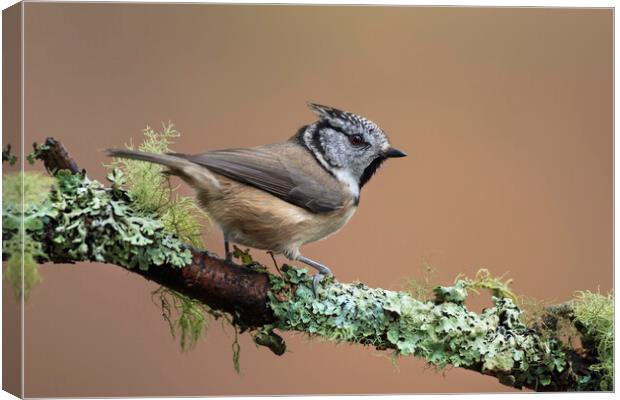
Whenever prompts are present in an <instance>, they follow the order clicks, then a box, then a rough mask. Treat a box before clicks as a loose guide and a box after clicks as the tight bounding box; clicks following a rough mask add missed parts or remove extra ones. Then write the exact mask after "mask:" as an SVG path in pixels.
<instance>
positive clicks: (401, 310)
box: [3, 138, 600, 391]
mask: <svg viewBox="0 0 620 400" xmlns="http://www.w3.org/2000/svg"><path fill="white" fill-rule="evenodd" d="M34 154H35V156H36V158H38V159H40V160H42V161H43V162H44V164H45V167H46V169H47V170H48V171H50V172H51V173H53V174H55V173H58V172H59V171H62V170H69V171H70V172H71V173H73V174H77V173H79V174H82V175H85V171H80V170H79V168H78V166H77V163H76V162H75V161H74V160H73V159H72V158H71V157H70V155H69V153H68V151H67V150H66V149H65V148H64V146H63V145H62V143H60V142H58V141H56V140H55V139H53V138H48V139H47V140H46V142H45V143H44V145H43V146H39V147H36V148H35V153H34ZM111 190H112V191H114V190H116V189H111ZM118 196H121V197H118ZM119 198H120V199H121V200H122V194H120V195H119V194H118V193H117V197H116V198H115V200H114V201H116V202H117V203H121V202H122V201H121V200H119ZM125 203H126V204H124V206H126V207H129V208H130V207H131V203H130V200H126V201H125ZM80 218H83V219H85V221H82V222H84V223H85V226H87V228H88V225H89V224H92V218H91V217H90V216H89V215H88V213H86V212H85V213H84V216H83V217H80ZM89 218H90V219H89ZM84 229H86V228H84ZM57 231H58V226H56V225H54V226H51V225H50V226H48V227H47V229H44V231H43V232H44V234H43V236H42V237H40V238H39V240H40V241H41V242H42V243H43V248H44V250H45V253H46V254H47V260H46V261H49V262H53V263H66V262H76V261H83V260H90V261H103V262H108V263H115V264H117V265H120V266H121V267H124V268H129V270H130V271H132V272H134V273H137V274H139V275H141V276H142V277H144V278H145V279H148V280H151V281H154V282H157V283H158V284H160V285H162V286H164V287H167V288H170V289H173V290H175V291H177V292H180V293H182V294H185V295H187V296H190V297H192V298H195V299H198V300H199V301H201V302H203V303H204V304H206V305H208V306H209V307H211V308H213V309H217V310H222V311H225V312H227V313H229V314H230V315H232V316H233V320H234V323H235V324H236V325H238V326H239V327H240V328H241V329H242V330H245V329H251V330H255V329H260V330H261V332H264V333H265V334H266V335H267V336H269V335H275V334H274V333H273V329H280V330H297V331H302V332H306V333H310V334H314V335H321V336H323V337H326V338H328V339H332V340H336V341H350V342H355V343H360V344H363V345H372V346H375V347H376V348H378V349H380V350H385V349H393V350H395V351H396V352H397V353H398V354H400V355H416V356H422V357H424V358H426V360H427V361H429V362H430V363H432V364H435V365H439V366H444V365H446V364H453V365H455V366H460V367H463V368H467V369H470V370H474V371H477V372H480V373H483V374H486V375H490V376H494V377H496V378H498V379H499V380H500V382H502V383H503V384H506V385H508V386H513V387H517V388H524V387H525V388H529V389H533V390H538V391H570V390H596V388H597V387H598V386H597V384H598V380H599V379H600V376H598V375H597V374H596V373H595V372H592V371H591V370H589V369H588V367H589V366H590V365H592V364H593V363H595V362H596V359H595V358H594V357H593V356H592V353H591V352H587V351H584V352H582V353H579V352H577V351H575V350H574V349H571V348H569V347H567V346H565V345H563V344H562V343H561V342H560V341H559V340H558V339H557V338H556V337H554V336H553V332H551V333H550V332H549V331H543V330H541V329H539V327H536V326H534V327H527V326H525V325H524V324H523V323H522V322H521V320H520V313H521V311H520V310H519V309H518V307H517V306H516V305H515V304H514V303H513V302H512V301H511V300H510V299H507V298H502V297H501V296H496V297H493V301H494V303H495V307H494V308H492V309H489V310H485V311H484V312H483V313H481V314H475V313H472V312H469V311H468V310H467V309H466V308H465V305H464V301H465V298H466V296H467V283H466V282H465V281H458V282H457V284H456V285H455V286H453V287H440V288H437V289H436V290H435V294H436V299H435V301H434V302H422V301H419V300H416V299H413V298H412V297H411V296H410V295H408V294H407V293H403V292H391V291H386V290H383V289H372V288H368V287H366V286H364V285H362V284H341V283H337V282H326V283H323V284H322V285H321V288H320V290H319V293H318V294H316V295H315V294H314V293H313V291H312V282H311V278H310V277H309V276H308V275H307V273H306V272H305V271H304V270H296V269H293V268H286V269H285V270H284V273H285V279H281V278H278V277H275V276H273V275H271V274H269V273H267V272H262V271H257V270H253V269H251V268H249V267H247V266H241V265H237V264H234V263H231V262H226V261H224V260H222V259H220V258H218V257H217V256H215V255H214V254H212V253H210V252H208V251H204V250H199V249H193V248H183V251H189V252H190V253H191V261H190V262H187V263H185V264H184V265H182V266H179V265H173V264H174V263H171V262H164V263H161V262H160V263H159V264H158V265H148V266H147V267H146V268H136V267H133V268H131V267H128V265H124V263H123V262H118V261H116V260H117V259H116V258H114V259H106V258H105V257H104V259H103V260H102V259H101V257H102V256H101V254H100V253H94V252H92V251H88V249H87V250H85V251H84V252H83V253H79V254H83V255H79V254H78V253H74V254H73V253H71V252H67V251H66V248H59V244H58V243H59V240H58V237H57ZM147 239H148V238H147ZM164 239H165V240H170V239H169V238H167V237H166V238H164ZM148 240H151V241H153V240H154V241H155V242H154V244H153V245H152V246H151V247H150V248H147V249H146V250H144V251H145V252H146V253H148V254H150V253H149V252H151V251H154V250H156V249H157V246H159V245H161V243H163V242H161V243H159V242H157V240H159V239H152V238H151V239H148ZM85 243H86V244H87V245H89V246H91V247H93V246H95V243H90V242H88V240H86V239H85ZM166 243H168V242H166ZM162 246H163V245H162ZM86 247H88V246H86ZM146 253H145V254H146ZM76 254H77V255H76ZM139 254H143V253H139ZM3 256H5V255H4V254H3ZM162 264H163V265H162ZM545 318H550V316H549V315H548V316H546V317H545ZM553 318H556V317H553ZM276 336H277V335H276ZM268 347H270V348H272V351H274V352H275V353H276V354H278V353H281V352H283V349H282V348H281V347H280V350H277V349H276V347H272V346H268Z"/></svg>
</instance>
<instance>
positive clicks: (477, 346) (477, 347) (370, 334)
mask: <svg viewBox="0 0 620 400" xmlns="http://www.w3.org/2000/svg"><path fill="white" fill-rule="evenodd" d="M283 272H284V274H285V279H280V278H277V277H272V278H271V279H272V283H273V290H272V291H271V292H270V293H269V301H270V302H269V305H270V307H271V309H272V310H273V312H274V314H275V315H276V318H277V320H278V323H277V324H276V327H277V328H278V329H281V330H296V331H302V332H307V333H309V334H311V335H316V336H320V337H323V338H326V339H328V340H333V341H336V342H341V341H348V342H356V343H361V344H364V345H371V346H375V347H377V348H381V349H386V348H392V349H395V350H396V352H397V353H398V354H399V355H403V356H406V355H414V356H419V357H423V358H424V359H426V360H427V361H428V362H429V363H430V364H432V365H434V366H437V367H439V368H442V367H445V366H447V365H448V364H451V365H454V366H457V367H465V368H475V367H476V366H481V369H482V371H491V372H493V373H494V374H496V375H498V376H500V377H501V379H503V380H504V381H505V382H509V383H510V384H511V385H513V386H516V387H521V386H525V385H530V386H531V385H536V384H537V385H541V386H545V385H549V384H550V383H551V377H552V375H553V374H556V373H559V372H562V371H563V370H564V369H565V368H567V364H566V361H565V355H564V353H563V351H562V350H561V348H560V344H559V343H558V342H557V341H555V340H554V339H553V338H548V339H547V340H545V341H542V340H540V338H539V337H538V336H536V335H533V334H531V332H530V330H529V329H528V328H527V327H526V326H525V325H524V324H523V323H522V321H521V318H520V314H521V312H520V310H519V309H518V307H517V306H516V305H515V303H514V302H513V301H512V299H511V298H509V297H498V296H493V297H492V300H493V304H494V307H491V308H488V309H486V310H484V311H483V312H482V313H480V314H477V313H474V312H471V311H469V310H467V308H466V307H465V305H464V300H465V298H466V297H467V288H468V287H469V286H470V282H468V281H465V280H459V281H457V282H456V283H455V285H454V286H453V287H451V288H442V289H438V290H436V294H438V295H439V296H438V298H437V299H436V300H435V302H432V301H419V300H416V299H414V298H413V297H412V296H411V295H410V294H408V293H406V292H393V291H388V290H383V289H372V288H369V287H367V286H365V285H363V284H361V283H357V284H341V283H330V282H325V283H321V285H320V288H319V290H318V291H317V294H316V295H315V293H314V291H313V289H312V279H311V277H310V276H309V275H308V273H307V271H306V270H305V269H301V270H300V269H294V268H291V267H288V266H284V268H283ZM276 288H277V289H276Z"/></svg>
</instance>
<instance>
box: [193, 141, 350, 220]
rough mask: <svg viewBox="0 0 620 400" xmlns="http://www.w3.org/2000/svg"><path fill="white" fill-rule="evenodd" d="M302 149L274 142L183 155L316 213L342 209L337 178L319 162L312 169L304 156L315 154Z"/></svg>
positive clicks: (341, 194)
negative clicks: (312, 169)
mask: <svg viewBox="0 0 620 400" xmlns="http://www.w3.org/2000/svg"><path fill="white" fill-rule="evenodd" d="M286 150H289V153H286ZM303 151H304V150H302V152H303ZM291 152H292V154H291ZM302 152H300V151H299V150H296V149H294V148H291V147H290V146H286V145H271V146H262V147H255V148H249V149H230V150H216V151H211V152H208V153H204V154H198V155H193V156H191V155H181V156H182V157H184V158H187V159H188V160H190V161H192V162H194V163H196V164H200V165H203V166H205V167H207V168H208V169H209V170H211V171H213V172H216V173H218V174H220V175H223V176H225V177H227V178H230V179H233V180H235V181H237V182H242V183H245V184H248V185H251V186H254V187H256V188H258V189H261V190H264V191H266V192H268V193H271V194H273V195H274V196H277V197H279V198H280V199H282V200H284V201H287V202H289V203H291V204H294V205H296V206H299V207H302V208H305V209H306V210H308V211H311V212H313V213H319V212H328V211H334V210H337V209H339V208H342V207H343V206H344V204H345V200H346V199H345V197H344V195H343V193H342V191H341V190H338V189H339V188H338V187H337V186H336V184H335V180H334V178H333V177H332V176H331V175H330V174H329V173H327V172H326V171H324V170H322V168H321V167H320V166H318V165H316V166H315V167H316V168H318V169H320V170H321V171H320V172H318V173H317V172H316V171H315V173H311V172H309V169H308V168H307V167H308V164H310V163H309V162H308V161H307V160H306V162H304V161H303V158H304V157H312V156H310V155H307V154H303V153H302ZM285 155H287V156H285ZM311 162H315V161H314V160H311ZM304 164H305V165H304ZM320 174H324V175H323V177H322V178H323V179H321V181H322V182H321V181H319V180H318V179H319V177H320Z"/></svg>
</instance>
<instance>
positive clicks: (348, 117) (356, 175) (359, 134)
mask: <svg viewBox="0 0 620 400" xmlns="http://www.w3.org/2000/svg"><path fill="white" fill-rule="evenodd" d="M309 107H310V109H311V110H312V111H314V112H315V113H316V114H317V115H318V116H319V120H318V121H317V122H315V123H313V124H311V125H308V126H307V127H306V128H305V130H304V131H303V133H302V139H303V142H304V143H305V145H306V146H307V147H308V148H309V149H310V150H311V151H312V152H313V154H314V155H315V157H316V158H317V159H318V161H319V162H320V163H321V164H322V165H323V166H324V167H325V168H326V169H327V170H329V171H331V172H332V173H333V174H334V175H335V176H336V177H338V178H339V179H340V180H342V181H346V180H350V181H352V182H348V183H350V186H351V185H352V184H353V183H355V185H357V191H358V192H359V189H361V187H362V186H364V185H365V184H366V183H367V182H368V181H369V180H370V178H371V177H372V176H373V175H374V174H375V172H376V171H377V170H378V168H379V167H380V166H381V164H382V163H383V162H384V161H385V160H386V159H388V158H395V157H404V156H406V155H407V154H405V153H403V152H402V151H400V150H397V149H395V148H394V147H392V146H391V145H390V142H389V140H388V137H387V135H386V134H385V132H383V130H381V128H379V127H378V126H377V125H376V124H375V123H374V122H372V121H370V120H368V119H366V118H364V117H361V116H359V115H356V114H352V113H349V112H346V111H341V110H338V109H335V108H332V107H327V106H322V105H319V104H314V103H309Z"/></svg>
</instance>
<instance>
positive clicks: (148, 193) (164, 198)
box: [111, 123, 208, 248]
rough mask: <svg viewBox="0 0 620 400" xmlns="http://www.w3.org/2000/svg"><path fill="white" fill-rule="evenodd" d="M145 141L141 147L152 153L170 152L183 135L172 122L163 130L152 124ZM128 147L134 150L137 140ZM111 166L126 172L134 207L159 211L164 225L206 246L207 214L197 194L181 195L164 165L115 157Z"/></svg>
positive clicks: (184, 239)
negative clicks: (174, 141)
mask: <svg viewBox="0 0 620 400" xmlns="http://www.w3.org/2000/svg"><path fill="white" fill-rule="evenodd" d="M143 134H144V140H143V142H142V143H141V144H140V145H139V146H138V150H140V151H145V152H149V153H158V154H161V153H170V152H172V149H171V148H170V145H171V144H172V143H173V140H174V139H176V138H178V137H179V136H180V134H179V132H178V131H177V130H176V129H174V125H172V124H170V123H169V124H167V125H166V124H164V125H163V126H162V130H161V131H156V130H154V129H152V128H150V127H148V126H147V127H146V129H144V130H143ZM126 147H127V148H128V149H130V150H133V149H134V145H133V143H131V142H130V143H129V144H128V145H126ZM111 168H116V169H120V170H121V171H123V173H124V175H125V181H126V186H127V190H128V191H129V192H131V194H132V196H133V199H134V208H135V209H137V210H140V211H144V212H149V213H156V214H158V215H159V216H160V218H161V221H162V223H163V224H164V228H165V229H167V230H168V231H170V232H173V233H175V234H176V235H177V236H178V237H179V238H180V239H181V241H183V242H184V243H188V244H191V245H192V246H195V247H199V248H201V247H204V243H203V242H202V232H203V228H204V226H205V224H206V222H207V221H208V216H207V214H206V213H205V212H204V211H203V210H202V209H201V208H200V207H199V206H198V204H197V203H196V200H195V199H194V198H193V197H187V196H180V195H179V194H178V193H176V190H177V188H176V187H172V186H171V184H170V179H169V176H167V175H166V174H165V173H163V172H164V168H163V167H162V166H161V165H158V164H154V163H148V162H143V161H137V160H130V159H114V161H113V162H112V164H111Z"/></svg>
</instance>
